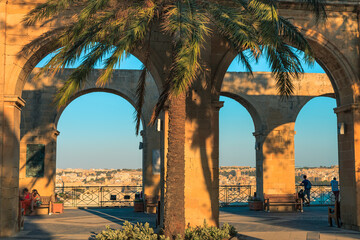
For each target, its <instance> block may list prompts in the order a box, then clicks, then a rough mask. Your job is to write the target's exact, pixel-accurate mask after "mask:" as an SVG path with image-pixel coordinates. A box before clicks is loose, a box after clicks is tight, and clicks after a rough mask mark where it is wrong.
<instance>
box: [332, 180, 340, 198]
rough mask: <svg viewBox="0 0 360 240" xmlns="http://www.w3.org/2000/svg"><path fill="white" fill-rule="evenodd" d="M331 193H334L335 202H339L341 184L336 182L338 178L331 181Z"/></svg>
mask: <svg viewBox="0 0 360 240" xmlns="http://www.w3.org/2000/svg"><path fill="white" fill-rule="evenodd" d="M331 191H332V192H333V193H334V195H335V200H336V201H337V200H338V199H339V182H338V181H336V177H334V179H333V180H331Z"/></svg>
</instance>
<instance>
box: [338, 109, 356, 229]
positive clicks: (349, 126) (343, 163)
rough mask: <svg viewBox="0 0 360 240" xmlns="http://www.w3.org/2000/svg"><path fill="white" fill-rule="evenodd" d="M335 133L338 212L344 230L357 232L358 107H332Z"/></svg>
mask: <svg viewBox="0 0 360 240" xmlns="http://www.w3.org/2000/svg"><path fill="white" fill-rule="evenodd" d="M334 110H335V113H336V114H337V119H338V124H339V126H341V125H343V126H344V131H343V132H341V131H340V129H339V132H338V145H339V177H340V199H341V204H340V210H341V211H340V213H341V221H342V223H343V227H344V228H348V229H353V230H357V231H360V105H359V104H352V105H346V106H341V107H338V108H335V109H334Z"/></svg>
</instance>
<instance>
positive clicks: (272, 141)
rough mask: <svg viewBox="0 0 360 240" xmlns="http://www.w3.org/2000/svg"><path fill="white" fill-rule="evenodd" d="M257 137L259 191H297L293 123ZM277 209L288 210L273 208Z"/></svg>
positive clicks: (283, 192)
mask: <svg viewBox="0 0 360 240" xmlns="http://www.w3.org/2000/svg"><path fill="white" fill-rule="evenodd" d="M254 135H255V137H256V146H255V147H256V168H257V169H256V177H257V179H256V186H257V190H256V191H257V194H258V196H259V197H263V194H294V193H295V157H294V135H295V131H294V122H288V123H284V124H279V125H277V126H276V127H273V128H272V129H271V130H270V131H263V132H259V133H255V134H254ZM274 210H278V211H282V210H286V211H287V210H289V209H274Z"/></svg>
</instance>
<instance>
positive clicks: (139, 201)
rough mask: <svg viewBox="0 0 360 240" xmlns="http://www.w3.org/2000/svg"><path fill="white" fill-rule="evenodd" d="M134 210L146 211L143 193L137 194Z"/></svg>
mask: <svg viewBox="0 0 360 240" xmlns="http://www.w3.org/2000/svg"><path fill="white" fill-rule="evenodd" d="M134 211H135V212H144V200H143V198H142V193H136V194H135V199H134Z"/></svg>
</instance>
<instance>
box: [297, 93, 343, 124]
mask: <svg viewBox="0 0 360 240" xmlns="http://www.w3.org/2000/svg"><path fill="white" fill-rule="evenodd" d="M318 97H329V98H333V99H335V100H337V99H336V95H335V93H326V94H322V95H318V96H309V97H307V98H306V100H303V101H301V104H300V106H299V108H298V109H297V112H296V113H295V124H296V120H297V118H298V116H299V113H300V112H301V110H302V109H303V108H304V107H305V105H306V104H307V103H308V102H310V101H311V100H313V99H314V98H318Z"/></svg>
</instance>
